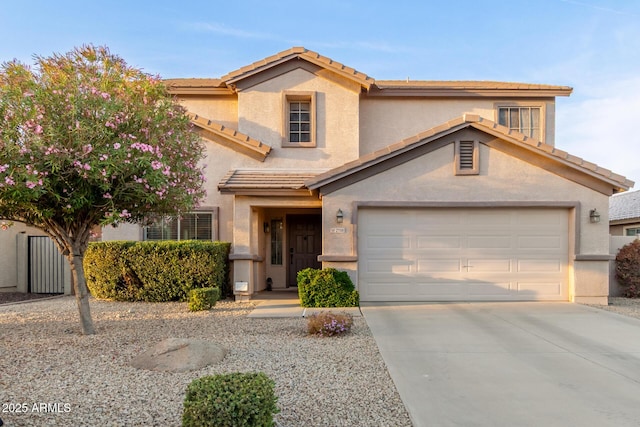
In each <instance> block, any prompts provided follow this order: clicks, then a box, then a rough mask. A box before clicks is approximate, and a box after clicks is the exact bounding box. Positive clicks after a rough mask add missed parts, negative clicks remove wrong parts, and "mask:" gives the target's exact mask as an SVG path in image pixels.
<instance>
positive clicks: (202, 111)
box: [180, 95, 238, 129]
mask: <svg viewBox="0 0 640 427" xmlns="http://www.w3.org/2000/svg"><path fill="white" fill-rule="evenodd" d="M180 103H181V104H182V105H183V106H184V107H185V108H187V110H189V111H190V112H191V113H194V114H198V115H199V116H202V117H206V118H207V119H209V120H213V121H214V122H216V123H218V124H221V125H224V126H226V127H230V128H233V129H237V128H238V98H237V96H235V95H230V96H209V97H206V96H181V97H180Z"/></svg>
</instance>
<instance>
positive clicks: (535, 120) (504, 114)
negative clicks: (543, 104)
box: [498, 106, 542, 141]
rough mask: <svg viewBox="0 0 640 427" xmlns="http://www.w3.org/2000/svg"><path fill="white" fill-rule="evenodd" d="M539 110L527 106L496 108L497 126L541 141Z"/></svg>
mask: <svg viewBox="0 0 640 427" xmlns="http://www.w3.org/2000/svg"><path fill="white" fill-rule="evenodd" d="M541 115H542V114H541V108H540V107H529V106H513V107H512V106H505V107H498V124H500V125H502V126H506V127H508V128H509V130H514V131H516V132H520V133H523V134H525V135H526V136H528V137H529V138H533V139H537V140H538V141H542V137H541V135H542V132H541V129H542V124H541V120H540V119H541Z"/></svg>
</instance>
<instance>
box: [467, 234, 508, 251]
mask: <svg viewBox="0 0 640 427" xmlns="http://www.w3.org/2000/svg"><path fill="white" fill-rule="evenodd" d="M511 240H512V239H511V236H495V235H476V236H473V235H472V236H469V237H468V246H467V247H468V248H469V249H510V248H511V247H512V244H511Z"/></svg>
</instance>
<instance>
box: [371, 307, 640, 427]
mask: <svg viewBox="0 0 640 427" xmlns="http://www.w3.org/2000/svg"><path fill="white" fill-rule="evenodd" d="M362 313H363V314H364V317H365V319H366V321H367V323H368V325H369V327H370V328H371V331H372V332H373V335H374V337H375V339H376V342H377V344H378V347H379V348H380V352H381V353H382V357H383V358H384V360H385V362H386V364H387V366H388V368H389V372H390V374H391V377H392V378H393V381H394V382H395V384H396V387H397V388H398V391H399V392H400V396H401V398H402V400H403V401H404V403H405V406H406V407H407V410H408V411H409V413H410V414H411V417H412V421H413V423H414V425H415V426H416V427H421V426H465V427H468V426H536V427H538V426H545V427H549V426H563V427H564V426H583V427H584V426H615V427H621V426H640V320H638V319H633V318H628V317H625V316H621V315H617V314H614V313H610V312H606V311H603V310H598V309H595V308H591V307H586V306H581V305H578V304H571V303H540V302H536V303H450V304H448V303H441V304H438V303H431V304H428V303H423V304H420V303H362Z"/></svg>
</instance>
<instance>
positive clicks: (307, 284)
mask: <svg viewBox="0 0 640 427" xmlns="http://www.w3.org/2000/svg"><path fill="white" fill-rule="evenodd" d="M297 279H298V296H299V297H300V305H302V306H303V307H357V306H358V305H359V304H360V295H359V294H358V291H356V290H355V287H354V286H353V282H352V281H351V279H350V278H349V274H348V273H347V272H345V271H339V270H336V269H335V268H324V269H322V270H316V269H314V268H306V269H304V270H301V271H299V272H298V276H297Z"/></svg>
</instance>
